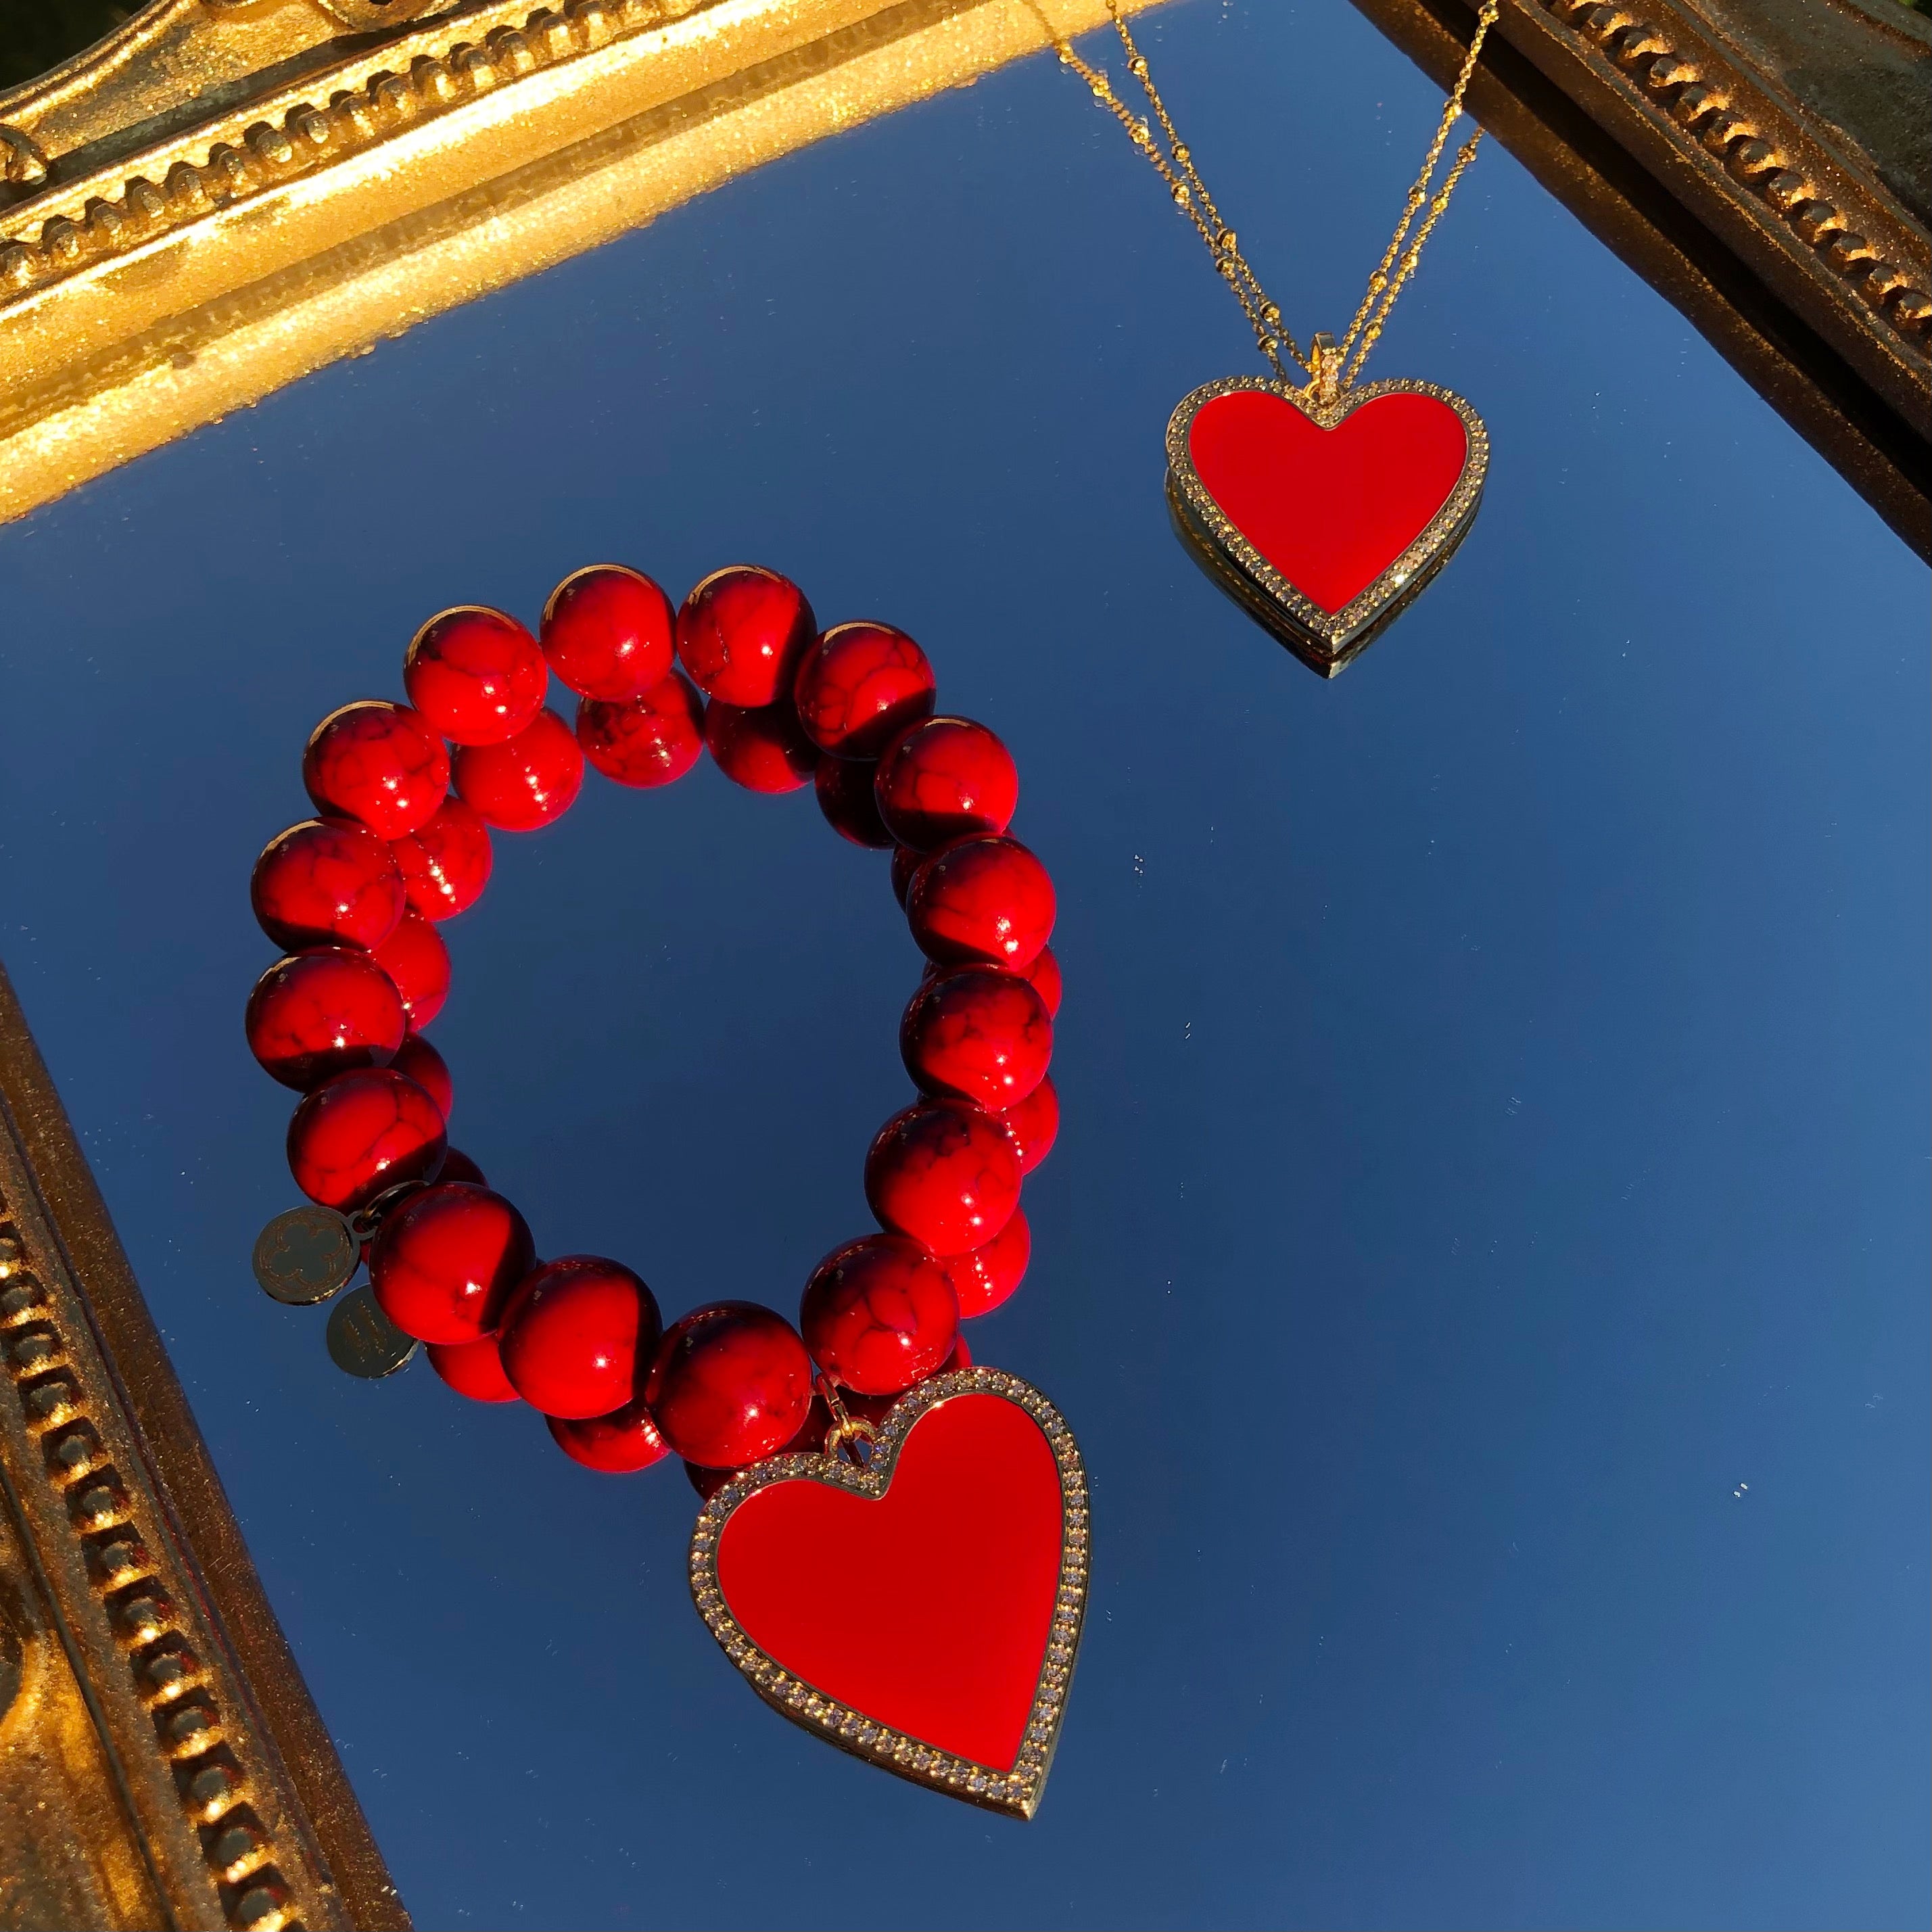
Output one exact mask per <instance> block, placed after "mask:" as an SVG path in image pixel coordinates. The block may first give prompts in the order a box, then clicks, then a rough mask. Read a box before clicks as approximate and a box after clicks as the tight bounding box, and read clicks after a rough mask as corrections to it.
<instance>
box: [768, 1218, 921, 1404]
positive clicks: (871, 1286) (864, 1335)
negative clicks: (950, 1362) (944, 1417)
mask: <svg viewBox="0 0 1932 1932" xmlns="http://www.w3.org/2000/svg"><path fill="white" fill-rule="evenodd" d="M798 1325H799V1332H800V1334H802V1335H803V1337H805V1346H806V1348H807V1349H809V1350H810V1351H811V1356H812V1359H813V1360H814V1361H816V1362H817V1364H818V1366H819V1367H820V1368H821V1369H823V1370H824V1371H825V1373H826V1374H827V1375H829V1376H830V1377H831V1378H832V1380H833V1381H834V1382H841V1383H843V1384H844V1386H845V1387H846V1388H850V1389H856V1391H858V1392H859V1394H861V1395H897V1394H899V1393H900V1392H901V1391H903V1390H905V1389H909V1388H911V1387H912V1385H913V1383H914V1382H923V1381H924V1380H925V1379H926V1377H927V1376H929V1375H931V1374H932V1373H934V1371H935V1370H937V1369H938V1367H939V1365H940V1364H941V1363H942V1362H944V1361H945V1360H946V1358H947V1356H948V1355H950V1354H951V1353H952V1352H953V1342H954V1340H955V1338H956V1337H957V1336H958V1334H959V1301H958V1298H957V1297H956V1295H954V1293H953V1283H952V1281H951V1280H950V1277H949V1276H948V1274H947V1271H946V1269H945V1268H944V1266H943V1265H941V1263H940V1262H938V1261H935V1259H933V1257H932V1256H931V1255H929V1253H927V1252H926V1250H925V1249H924V1248H922V1247H920V1246H919V1244H918V1243H917V1242H916V1241H907V1240H906V1239H905V1238H904V1236H903V1235H867V1236H865V1238H864V1239H863V1240H862V1241H847V1243H846V1244H845V1245H844V1247H841V1248H835V1249H834V1250H832V1253H830V1254H829V1255H827V1256H826V1257H825V1259H824V1260H823V1261H822V1262H820V1263H819V1265H818V1266H817V1268H815V1269H814V1271H812V1276H811V1280H809V1281H808V1282H807V1283H805V1295H804V1298H803V1300H802V1301H801V1303H800V1304H799V1322H798Z"/></svg>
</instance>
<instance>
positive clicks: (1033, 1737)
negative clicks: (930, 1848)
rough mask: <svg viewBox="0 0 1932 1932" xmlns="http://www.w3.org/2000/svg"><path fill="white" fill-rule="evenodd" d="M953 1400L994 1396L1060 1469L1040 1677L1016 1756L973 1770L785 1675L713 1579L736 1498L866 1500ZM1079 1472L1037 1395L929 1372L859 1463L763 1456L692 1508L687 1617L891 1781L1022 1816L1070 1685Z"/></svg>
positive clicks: (780, 1705) (981, 1371)
mask: <svg viewBox="0 0 1932 1932" xmlns="http://www.w3.org/2000/svg"><path fill="white" fill-rule="evenodd" d="M962 1395H994V1396H1000V1397H1004V1399H1005V1400H1007V1401H1008V1402H1010V1403H1013V1404H1014V1406H1016V1407H1017V1408H1019V1409H1023V1410H1024V1411H1025V1412H1026V1413H1027V1415H1029V1416H1031V1418H1033V1420H1034V1422H1036V1423H1037V1424H1038V1425H1039V1427H1040V1431H1041V1433H1042V1434H1043V1435H1044V1436H1046V1440H1047V1443H1048V1445H1049V1448H1052V1451H1053V1458H1054V1462H1055V1466H1056V1467H1057V1468H1058V1470H1059V1472H1060V1502H1061V1547H1060V1578H1059V1583H1058V1588H1057V1589H1056V1591H1055V1597H1054V1605H1053V1622H1052V1625H1051V1627H1050V1628H1049V1633H1048V1636H1047V1642H1046V1655H1045V1656H1044V1657H1043V1659H1042V1660H1041V1663H1040V1681H1039V1682H1038V1684H1037V1685H1036V1686H1035V1688H1034V1698H1033V1706H1032V1709H1031V1711H1030V1712H1028V1716H1027V1725H1026V1730H1025V1735H1024V1736H1023V1738H1022V1741H1021V1744H1020V1751H1019V1757H1018V1758H1017V1759H1016V1760H1015V1762H1014V1763H1013V1766H1012V1767H1011V1768H1010V1769H1004V1770H1003V1769H997V1768H995V1767H992V1766H987V1765H983V1764H976V1763H974V1762H973V1761H972V1760H971V1759H969V1758H963V1757H956V1756H955V1755H954V1754H952V1753H950V1752H948V1751H941V1750H938V1749H936V1748H935V1747H934V1746H932V1745H929V1744H926V1743H925V1742H922V1740H921V1739H918V1738H915V1737H912V1736H909V1735H908V1734H907V1733H905V1732H904V1731H899V1730H894V1729H893V1728H892V1727H891V1726H890V1725H889V1724H880V1722H879V1721H878V1720H877V1718H871V1717H868V1716H867V1715H866V1714H865V1712H862V1711H858V1710H854V1709H853V1708H852V1707H851V1706H850V1705H847V1704H844V1703H840V1702H839V1701H838V1699H836V1698H835V1697H827V1696H826V1695H825V1694H823V1692H821V1691H819V1690H818V1689H817V1688H816V1687H815V1686H814V1685H811V1684H808V1683H807V1682H805V1681H804V1679H802V1678H800V1677H799V1676H796V1674H795V1673H793V1672H790V1671H788V1670H785V1669H784V1668H783V1667H781V1665H780V1664H778V1663H777V1662H776V1661H775V1660H774V1659H773V1658H771V1657H769V1656H768V1655H766V1652H764V1651H763V1650H762V1649H760V1648H759V1646H757V1644H755V1643H753V1642H752V1640H751V1638H750V1637H748V1636H747V1635H746V1634H745V1631H744V1629H743V1628H742V1626H741V1625H739V1622H738V1621H737V1619H736V1618H735V1617H733V1616H732V1614H731V1612H730V1608H729V1607H727V1604H726V1603H725V1601H724V1592H722V1591H721V1589H720V1588H719V1587H718V1538H719V1536H720V1535H721V1532H722V1531H723V1529H724V1525H725V1524H726V1523H727V1521H729V1520H730V1517H731V1515H732V1514H733V1511H736V1509H737V1508H738V1507H739V1505H741V1504H742V1503H743V1502H745V1499H747V1498H748V1497H750V1496H755V1495H756V1494H757V1492H758V1491H759V1490H762V1489H765V1488H767V1487H769V1486H770V1485H772V1484H774V1483H787V1482H793V1481H798V1480H799V1478H805V1479H806V1480H808V1481H813V1482H820V1483H826V1484H832V1485H833V1486H834V1487H837V1488H840V1489H844V1490H850V1491H851V1492H852V1493H853V1494H854V1495H856V1496H866V1497H869V1498H871V1499H873V1500H874V1501H877V1500H878V1499H880V1498H881V1497H883V1496H884V1495H885V1493H886V1489H887V1487H889V1484H891V1481H892V1471H893V1469H894V1467H895V1465H896V1464H897V1463H898V1456H899V1452H900V1451H901V1449H902V1448H904V1445H905V1441H906V1438H907V1436H909V1435H910V1433H911V1431H912V1427H913V1424H915V1423H916V1422H917V1421H919V1418H921V1417H922V1416H923V1415H927V1414H929V1412H931V1411H932V1410H933V1409H937V1408H938V1406H940V1405H941V1403H945V1402H950V1401H951V1400H953V1398H954V1397H958V1396H962ZM1090 1538H1091V1529H1090V1526H1089V1522H1088V1496H1087V1471H1086V1467H1085V1464H1084V1463H1082V1461H1081V1460H1080V1450H1079V1445H1077V1444H1076V1442H1074V1439H1073V1431H1072V1430H1070V1429H1069V1428H1068V1427H1067V1424H1066V1422H1065V1421H1064V1419H1063V1418H1062V1417H1061V1413H1060V1412H1059V1411H1058V1409H1055V1407H1054V1406H1053V1405H1052V1403H1050V1402H1049V1401H1048V1400H1047V1399H1046V1397H1045V1396H1043V1395H1042V1394H1040V1391H1039V1390H1037V1388H1034V1387H1032V1386H1031V1384H1029V1383H1027V1382H1022V1381H1021V1380H1020V1379H1019V1376H1010V1375H1008V1374H1007V1373H1006V1372H1005V1371H1004V1370H1000V1369H986V1368H971V1369H961V1370H956V1371H955V1372H954V1373H952V1374H950V1375H944V1376H935V1377H934V1378H933V1379H932V1380H931V1381H930V1382H922V1383H921V1384H920V1385H919V1387H918V1388H915V1389H912V1390H910V1391H908V1392H907V1394H904V1395H903V1396H901V1397H900V1398H899V1399H898V1401H897V1402H895V1403H894V1404H893V1405H892V1408H891V1409H890V1410H889V1412H887V1414H886V1419H885V1420H884V1421H883V1422H882V1423H881V1424H880V1425H879V1429H878V1433H877V1439H876V1441H875V1442H874V1444H873V1445H872V1453H871V1460H869V1461H868V1463H867V1464H866V1466H865V1467H864V1468H862V1469H859V1468H855V1467H853V1466H851V1465H850V1464H848V1463H845V1462H844V1461H843V1460H841V1459H839V1458H838V1457H829V1456H819V1455H788V1456H775V1457H772V1458H771V1459H770V1460H769V1461H766V1462H763V1463H754V1464H753V1465H752V1466H751V1468H749V1469H741V1470H739V1472H738V1473H737V1474H736V1475H734V1476H733V1478H731V1480H730V1481H729V1482H728V1483H727V1484H724V1486H723V1487H722V1488H721V1489H720V1490H718V1492H717V1493H716V1494H715V1495H714V1496H712V1498H711V1499H710V1500H709V1502H707V1503H706V1505H705V1506H704V1508H703V1509H702V1510H701V1511H699V1513H698V1517H697V1522H696V1523H695V1524H694V1526H692V1529H691V1599H692V1601H694V1603H695V1604H697V1612H698V1614H699V1616H701V1617H703V1619H704V1621H705V1622H706V1625H708V1626H709V1629H710V1631H711V1634H712V1636H713V1637H715V1638H716V1639H717V1640H718V1644H719V1646H720V1647H721V1649H723V1651H724V1655H726V1656H727V1658H730V1661H731V1662H732V1663H733V1665H735V1666H736V1668H737V1669H738V1670H739V1671H740V1672H741V1673H742V1674H743V1675H744V1676H745V1678H746V1679H748V1681H749V1682H750V1683H751V1687H752V1688H753V1689H754V1690H755V1691H757V1694H758V1695H759V1696H760V1697H762V1698H763V1699H764V1700H765V1702H766V1703H768V1704H769V1705H770V1706H772V1709H774V1710H775V1711H776V1712H778V1714H779V1715H781V1716H782V1717H786V1718H790V1720H791V1721H792V1722H793V1724H797V1725H799V1726H801V1727H802V1728H803V1729H805V1730H808V1731H809V1732H811V1733H812V1734H813V1735H814V1736H817V1737H820V1738H823V1739H825V1740H826V1742H828V1743H830V1744H834V1745H838V1747H839V1748H840V1749H841V1750H842V1751H849V1752H850V1753H851V1754H852V1755H853V1757H861V1758H863V1759H865V1760H866V1761H867V1762H868V1763H871V1764H876V1765H877V1766H880V1767H881V1768H882V1769H884V1770H886V1771H889V1772H894V1773H895V1774H896V1775H898V1776H899V1777H901V1778H908V1779H910V1781H912V1782H913V1783H914V1784H923V1785H926V1786H927V1787H929V1788H931V1789H932V1790H935V1791H939V1792H943V1793H945V1795H946V1796H948V1797H950V1798H958V1799H964V1800H965V1802H967V1803H968V1804H969V1805H980V1806H983V1808H985V1809H986V1810H987V1811H998V1812H1001V1813H1002V1814H1004V1815H1005V1816H1006V1817H1010V1818H1019V1819H1029V1818H1031V1817H1032V1816H1033V1815H1034V1811H1036V1810H1037V1809H1038V1808H1039V1805H1040V1795H1041V1793H1043V1791H1044V1790H1046V1778H1047V1773H1048V1772H1049V1770H1051V1769H1052V1765H1053V1753H1054V1748H1055V1745H1057V1744H1058V1742H1059V1741H1060V1727H1061V1720H1062V1718H1064V1716H1065V1715H1066V1711H1067V1691H1068V1688H1069V1687H1070V1685H1071V1684H1072V1682H1073V1664H1074V1659H1075V1657H1076V1655H1077V1654H1078V1652H1079V1648H1080V1632H1081V1628H1082V1624H1083V1622H1084V1621H1085V1616H1086V1611H1087V1577H1088V1556H1089V1551H1090V1548H1091V1543H1090Z"/></svg>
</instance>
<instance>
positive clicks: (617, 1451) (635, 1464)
mask: <svg viewBox="0 0 1932 1932" xmlns="http://www.w3.org/2000/svg"><path fill="white" fill-rule="evenodd" d="M544 1424H545V1425H546V1426H547V1427H548V1429H549V1430H550V1440H551V1441H552V1442H554V1443H555V1444H556V1446H557V1447H558V1448H559V1449H561V1450H562V1451H563V1453H564V1454H565V1455H566V1456H568V1457H569V1458H570V1460H571V1461H572V1462H573V1463H582V1464H583V1466H584V1467H585V1468H586V1469H596V1470H600V1471H601V1472H602V1473H603V1474H604V1475H607V1476H628V1475H634V1474H635V1473H636V1472H637V1471H638V1470H640V1469H649V1467H650V1466H651V1465H652V1463H661V1462H662V1461H663V1460H664V1458H665V1457H667V1456H668V1455H669V1454H670V1445H669V1444H668V1443H667V1442H665V1440H664V1438H663V1437H662V1436H661V1435H659V1434H658V1426H657V1424H655V1422H654V1421H652V1419H651V1412H650V1410H649V1409H648V1408H647V1407H646V1406H645V1405H644V1403H643V1402H642V1401H641V1400H637V1401H633V1402H628V1403H625V1405H624V1406H623V1407H622V1409H618V1410H617V1411H616V1412H615V1413H614V1414H613V1415H592V1416H586V1418H583V1421H577V1422H573V1421H568V1420H567V1419H566V1418H564V1417H562V1416H560V1415H547V1416H545V1417H544Z"/></svg>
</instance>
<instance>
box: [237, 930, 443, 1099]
mask: <svg viewBox="0 0 1932 1932" xmlns="http://www.w3.org/2000/svg"><path fill="white" fill-rule="evenodd" d="M245 1024H246V1025H247V1028H248V1050H249V1051H250V1052H251V1053H252V1054H254V1056H255V1058H257V1060H259V1061H260V1062H261V1063H262V1064H263V1067H265V1068H266V1070H268V1071H269V1073H272V1075H274V1076H275V1079H278V1080H279V1081H280V1082H281V1083H282V1085H284V1087H293V1088H298V1089H299V1090H300V1091H304V1092H306V1091H308V1088H311V1087H313V1086H314V1085H316V1084H317V1082H320V1081H323V1080H326V1079H329V1077H330V1076H332V1075H333V1074H337V1073H347V1071H348V1070H350V1068H351V1067H386V1066H387V1065H388V1064H389V1062H390V1061H392V1059H394V1058H395V1053H396V1049H398V1047H399V1046H401V1045H402V1043H403V1034H404V1031H405V1029H404V1023H403V1003H402V1001H401V998H400V997H399V996H398V993H397V992H396V989H395V986H394V985H393V984H392V983H391V980H390V979H389V975H388V974H386V973H385V972H384V971H383V969H382V968H381V967H380V965H377V963H376V962H375V961H374V960H373V959H371V958H370V956H368V953H358V952H355V951H353V950H351V949H350V947H346V946H320V947H315V948H314V949H313V950H311V951H309V952H307V953H296V954H295V955H293V956H292V957H291V958H289V959H278V960H277V961H276V962H275V965H272V966H271V967H270V968H269V970H268V971H266V973H264V974H263V975H262V977H260V979H259V980H257V981H256V982H255V990H254V992H252V993H251V994H250V995H249V996H248V1016H247V1019H246V1022H245Z"/></svg>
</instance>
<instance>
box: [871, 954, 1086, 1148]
mask: <svg viewBox="0 0 1932 1932" xmlns="http://www.w3.org/2000/svg"><path fill="white" fill-rule="evenodd" d="M899 1053H900V1056H901V1058H903V1059H904V1061H905V1064H906V1071H907V1073H910V1075H911V1076H912V1077H913V1084H914V1085H916V1086H917V1087H918V1088H919V1089H920V1091H922V1092H923V1093H927V1094H950V1095H951V1096H953V1097H955V1098H956V1099H959V1100H971V1102H972V1103H974V1106H978V1107H984V1108H985V1109H986V1110H987V1111H988V1112H989V1113H992V1112H998V1110H999V1109H1001V1108H1003V1107H1010V1106H1013V1105H1015V1104H1016V1103H1017V1102H1019V1101H1021V1100H1025V1098H1026V1097H1027V1096H1028V1094H1031V1092H1032V1091H1033V1090H1034V1088H1036V1087H1037V1086H1038V1085H1040V1082H1041V1080H1042V1079H1044V1078H1045V1076H1046V1070H1047V1067H1048V1064H1049V1062H1051V1061H1052V1058H1053V1021H1052V1017H1051V1016H1049V1013H1048V1012H1047V1010H1046V1001H1044V1000H1043V999H1042V998H1040V995H1039V993H1038V992H1037V990H1036V989H1034V987H1033V986H1031V984H1029V983H1028V981H1026V980H1023V979H1022V978H1021V977H1020V976H1019V974H1017V973H1003V972H1001V971H1000V970H999V969H998V968H997V967H992V966H956V967H954V968H952V969H951V970H950V971H947V972H944V973H941V974H936V975H935V977H933V978H932V979H930V980H927V981H926V983H925V984H924V985H923V986H921V987H920V988H919V991H918V992H916V993H915V994H913V996H912V1003H911V1004H910V1005H909V1006H908V1007H907V1008H906V1010H905V1018H904V1021H903V1022H901V1024H900V1027H899Z"/></svg>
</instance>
